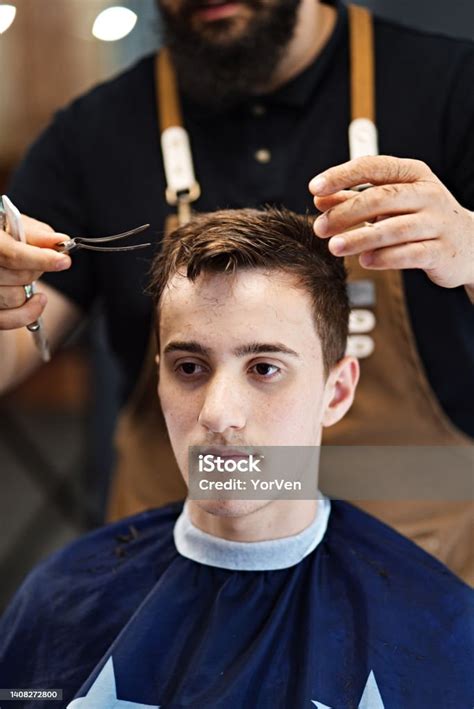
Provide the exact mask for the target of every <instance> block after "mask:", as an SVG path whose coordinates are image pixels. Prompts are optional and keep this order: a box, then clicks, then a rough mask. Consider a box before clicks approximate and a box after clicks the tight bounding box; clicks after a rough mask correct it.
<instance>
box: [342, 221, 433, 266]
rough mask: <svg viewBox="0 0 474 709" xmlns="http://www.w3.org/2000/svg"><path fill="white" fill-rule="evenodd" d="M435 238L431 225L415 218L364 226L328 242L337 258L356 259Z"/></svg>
mask: <svg viewBox="0 0 474 709" xmlns="http://www.w3.org/2000/svg"><path fill="white" fill-rule="evenodd" d="M434 238H436V232H435V231H434V230H432V229H430V226H429V224H426V223H425V221H424V220H422V219H420V218H419V217H418V216H415V215H408V216H406V215H403V216H401V217H392V218H391V219H384V220H383V221H380V222H377V223H376V224H370V223H369V224H367V225H361V226H360V227H359V228H358V229H353V230H352V231H346V232H344V233H342V234H338V235H337V236H333V237H332V238H331V239H329V250H330V251H331V253H333V254H334V255H335V256H353V255H354V254H360V253H362V252H364V251H372V250H375V249H382V248H385V247H387V246H394V245H396V244H406V243H411V242H413V241H427V240H431V239H434Z"/></svg>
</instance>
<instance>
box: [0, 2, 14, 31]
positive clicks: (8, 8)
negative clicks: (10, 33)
mask: <svg viewBox="0 0 474 709" xmlns="http://www.w3.org/2000/svg"><path fill="white" fill-rule="evenodd" d="M15 15H16V7H15V6H14V5H0V34H3V32H6V31H7V29H8V28H9V27H10V25H11V24H12V22H13V20H14V19H15Z"/></svg>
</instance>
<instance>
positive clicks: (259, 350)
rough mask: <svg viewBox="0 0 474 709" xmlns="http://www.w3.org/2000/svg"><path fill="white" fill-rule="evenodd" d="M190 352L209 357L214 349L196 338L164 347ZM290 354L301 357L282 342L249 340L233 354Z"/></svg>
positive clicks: (170, 343) (165, 349)
mask: <svg viewBox="0 0 474 709" xmlns="http://www.w3.org/2000/svg"><path fill="white" fill-rule="evenodd" d="M178 351H179V352H190V353H192V354H200V355H203V356H204V357H208V356H209V355H211V354H212V350H210V349H209V348H207V347H204V346H203V345H201V344H199V342H196V340H189V341H185V340H175V341H172V342H169V343H168V344H167V345H166V347H165V348H164V354H167V353H168V352H178ZM265 353H273V354H278V353H281V354H288V355H292V356H293V357H299V355H298V353H297V352H295V351H294V350H292V349H290V348H289V347H286V345H283V344H281V343H280V342H249V343H248V344H246V345H240V346H239V347H236V348H235V349H234V350H233V354H234V355H235V356H236V357H245V356H246V355H251V354H265Z"/></svg>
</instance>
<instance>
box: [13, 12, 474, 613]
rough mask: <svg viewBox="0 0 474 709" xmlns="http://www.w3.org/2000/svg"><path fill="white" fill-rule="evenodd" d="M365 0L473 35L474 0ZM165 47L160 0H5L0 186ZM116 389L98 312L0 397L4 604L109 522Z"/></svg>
mask: <svg viewBox="0 0 474 709" xmlns="http://www.w3.org/2000/svg"><path fill="white" fill-rule="evenodd" d="M359 4H362V5H367V6H368V7H370V8H371V9H373V10H374V11H375V12H376V13H378V14H379V15H381V16H384V17H387V18H390V19H394V20H396V21H398V22H401V23H403V24H406V25H410V26H413V27H418V28H420V29H425V30H429V31H433V32H438V33H441V34H446V35H452V36H457V37H464V38H468V39H473V40H474V3H473V2H472V0H451V1H449V2H448V0H430V1H429V2H427V1H426V0H365V1H364V2H359ZM104 11H106V12H108V14H102V13H104ZM159 45H160V22H159V16H158V12H157V10H156V6H155V1H154V0H124V1H123V3H122V4H120V8H119V3H118V2H111V1H108V0H9V2H2V1H1V0H0V194H2V193H3V192H4V191H5V190H6V186H7V183H8V177H9V174H10V173H11V171H12V170H13V169H14V167H15V165H16V164H17V163H18V161H19V160H20V158H21V156H22V154H23V152H24V150H25V149H26V147H27V146H28V145H29V143H30V142H31V141H32V140H33V138H34V137H35V136H36V135H37V134H38V133H39V132H40V131H41V130H42V128H44V127H45V126H46V124H47V123H48V122H49V120H50V118H51V115H52V114H53V113H54V111H55V110H56V109H57V108H59V107H61V106H62V105H64V104H65V103H67V102H68V101H70V100H71V99H72V98H73V97H75V96H77V95H78V94H80V93H82V92H84V91H85V90H87V89H89V88H91V87H92V86H94V85H95V84H97V83H99V82H101V81H104V80H105V79H107V78H109V77H111V76H113V75H114V74H116V73H118V72H120V71H121V69H123V68H124V67H126V66H128V65H129V64H131V63H133V62H134V61H135V60H137V59H138V58H139V57H142V56H144V55H145V54H148V53H150V52H153V51H154V50H155V49H156V48H157V47H158V46H159ZM393 61H397V58H396V57H394V58H393ZM0 366H1V361H0ZM99 380H100V382H101V386H100V391H101V396H100V397H96V395H95V392H96V391H97V390H98V387H97V386H96V385H95V384H96V382H97V381H99ZM116 389H117V373H116V369H115V366H114V361H113V358H112V357H111V356H110V354H109V352H108V351H107V346H106V342H105V338H104V335H103V326H102V322H101V318H100V313H97V314H96V315H95V316H94V317H92V318H91V320H90V321H89V322H88V323H86V324H85V326H84V327H83V328H82V329H81V331H80V332H78V333H76V334H75V335H74V337H73V338H72V339H71V341H70V342H69V343H68V344H67V346H66V347H65V348H64V350H63V351H62V353H61V354H60V355H59V356H56V357H55V358H54V360H53V362H51V363H50V364H48V365H47V366H45V367H43V369H42V370H41V371H40V372H38V373H37V374H35V375H34V376H33V377H31V378H30V379H29V380H28V381H25V382H24V383H23V384H21V386H19V387H18V388H17V389H16V390H15V391H11V392H9V393H8V394H6V395H5V396H3V397H1V398H0V611H1V609H2V608H3V607H4V606H5V604H6V603H7V601H8V599H9V598H10V597H11V595H12V593H13V592H14V591H15V589H16V588H17V587H18V585H19V584H20V583H21V580H22V579H23V577H24V576H25V574H26V573H27V572H28V571H29V570H30V569H31V567H32V566H33V565H34V564H35V563H36V562H37V561H38V560H39V559H41V558H43V557H44V556H45V555H47V554H49V553H50V552H52V551H53V550H55V549H57V548H59V547H61V546H63V545H64V544H65V543H67V542H68V541H70V540H72V539H74V538H75V537H76V536H78V535H79V534H80V533H82V532H84V531H86V530H88V529H91V528H93V527H95V526H97V525H100V524H102V522H103V509H104V500H105V496H106V492H107V486H108V479H109V473H110V469H111V466H112V465H113V449H112V445H111V438H112V432H113V428H114V421H115V417H116V410H117V406H116V399H117V397H116Z"/></svg>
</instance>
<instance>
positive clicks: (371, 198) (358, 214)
mask: <svg viewBox="0 0 474 709" xmlns="http://www.w3.org/2000/svg"><path fill="white" fill-rule="evenodd" d="M356 194H357V196H355V197H353V198H352V199H351V200H345V201H344V202H343V203H341V204H338V205H336V206H334V207H332V208H331V209H328V210H327V211H326V212H324V214H321V215H320V216H319V217H318V218H317V219H316V221H315V224H314V230H315V232H316V234H317V235H318V236H321V237H328V236H333V235H334V234H339V233H340V232H342V231H346V229H352V228H353V227H355V226H356V225H357V224H361V223H362V222H369V221H374V220H375V219H378V218H380V217H382V216H386V215H400V214H410V213H413V212H417V211H419V210H421V209H423V207H424V206H425V205H426V195H425V194H424V193H423V191H422V190H419V189H415V188H414V187H413V186H412V185H400V184H395V185H383V186H381V187H373V188H372V189H370V190H365V191H364V192H361V193H356Z"/></svg>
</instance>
